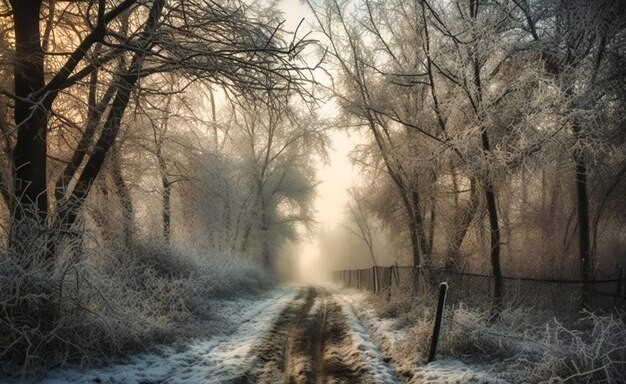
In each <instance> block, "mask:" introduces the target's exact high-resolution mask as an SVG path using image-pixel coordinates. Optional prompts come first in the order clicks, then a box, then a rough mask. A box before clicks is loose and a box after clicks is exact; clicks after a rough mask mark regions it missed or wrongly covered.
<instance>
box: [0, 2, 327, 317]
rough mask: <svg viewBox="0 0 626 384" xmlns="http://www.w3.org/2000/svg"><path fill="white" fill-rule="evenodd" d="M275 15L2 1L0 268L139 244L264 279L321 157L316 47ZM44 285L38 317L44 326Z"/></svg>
mask: <svg viewBox="0 0 626 384" xmlns="http://www.w3.org/2000/svg"><path fill="white" fill-rule="evenodd" d="M281 20H282V15H281V13H280V11H279V10H278V9H277V8H276V4H273V3H264V2H258V3H257V2H245V1H238V0H227V1H222V2H214V1H206V0H184V1H178V0H174V1H171V0H149V1H144V0H97V1H95V0H94V1H80V2H76V1H61V0H49V1H48V0H29V1H23V0H11V1H7V0H3V1H0V25H1V26H2V28H0V79H2V80H0V87H1V95H0V131H1V132H0V134H1V137H2V140H0V145H1V146H2V151H1V152H2V154H1V163H2V166H1V172H0V193H1V196H2V203H3V204H2V207H1V209H0V215H1V218H2V223H3V228H4V229H5V232H4V233H5V236H4V237H3V238H2V240H3V242H2V243H3V245H4V249H3V253H4V254H5V256H3V261H6V260H11V262H12V263H17V264H19V265H21V266H20V267H19V268H18V269H19V270H20V271H22V272H20V273H24V274H29V273H30V272H29V270H30V269H31V268H35V267H37V268H39V267H40V266H41V265H42V263H43V264H44V265H45V266H46V267H45V268H46V274H47V275H49V276H58V275H59V274H58V273H57V270H58V269H59V268H60V265H63V268H68V267H67V264H66V262H67V260H70V261H71V262H72V263H78V262H80V261H84V259H85V258H86V257H89V254H90V253H89V252H88V251H86V247H89V246H91V245H94V244H96V245H98V244H105V245H106V246H115V247H120V246H121V247H125V248H126V249H132V248H133V247H134V246H135V244H137V243H138V242H141V241H146V239H148V241H157V242H158V243H160V244H162V245H163V248H164V249H166V248H167V246H168V245H169V244H170V243H176V244H181V243H186V244H192V243H193V244H196V246H197V248H198V250H199V252H203V253H206V257H207V258H211V257H217V256H216V254H217V253H219V252H221V253H222V255H221V256H224V255H235V256H238V255H239V256H243V257H246V258H248V259H251V260H254V261H255V262H257V263H259V264H260V265H263V266H265V267H267V268H268V269H271V268H272V267H273V263H274V255H275V254H276V249H277V247H278V246H279V245H280V244H281V243H282V242H283V241H285V240H286V239H288V238H294V237H295V236H297V235H298V233H299V232H300V231H301V228H302V226H303V225H304V226H306V225H308V224H309V223H310V221H311V218H310V216H311V201H312V200H311V196H312V193H313V191H314V186H315V178H314V172H313V171H312V169H311V158H312V156H314V154H315V153H319V152H320V151H321V152H323V150H324V146H325V138H324V132H323V130H322V129H321V128H320V127H319V126H318V125H316V124H315V123H314V119H315V114H314V113H313V112H312V110H311V108H313V105H312V103H311V102H312V101H314V100H315V97H314V96H315V95H314V94H313V92H314V87H313V82H312V70H313V69H314V67H311V66H309V65H308V64H307V63H305V62H304V61H303V60H302V59H301V57H300V56H301V52H302V50H304V49H305V48H306V47H307V46H308V45H309V41H308V40H307V39H306V37H305V38H302V37H299V36H298V35H297V31H296V33H292V32H288V31H285V30H284V29H283V27H282V21H281ZM86 234H89V236H87V237H85V235H86ZM85 240H88V241H85ZM112 254H113V253H112ZM127 254H131V255H132V254H133V253H132V252H130V253H128V252H127ZM69 256H71V257H69ZM112 260H113V257H111V260H108V261H107V260H104V261H103V260H99V261H98V263H100V264H99V265H101V264H102V263H104V264H106V263H108V262H112ZM9 264H10V263H0V266H2V268H5V267H6V268H5V269H1V270H0V273H2V274H4V273H14V272H13V271H14V270H15V269H10V268H9V267H8V266H9ZM11 265H13V264H11ZM63 275H64V274H63ZM9 278H11V279H18V278H20V277H19V276H9ZM62 278H63V277H61V279H62ZM16 281H17V280H16ZM63 284H64V283H63V281H61V282H59V284H58V285H59V286H61V287H62V286H63ZM77 284H78V283H77ZM77 287H78V285H77ZM46 289H47V290H48V291H47V292H44V293H42V295H41V296H38V297H45V298H46V299H45V300H42V301H43V302H41V303H39V304H37V305H39V306H40V308H39V309H40V310H37V311H36V313H37V315H36V317H37V318H36V319H32V320H33V321H34V322H35V324H38V323H39V322H41V321H43V322H44V323H45V324H46V325H45V327H44V328H46V329H52V328H54V321H55V317H56V316H57V315H58V314H57V313H55V310H54V308H60V307H61V305H60V304H59V303H58V302H57V301H60V300H61V299H62V298H61V292H60V291H62V288H61V289H59V290H57V288H55V287H54V286H49V287H48V288H46ZM77 289H78V288H77ZM14 293H15V294H18V293H19V292H14ZM35 293H36V294H37V295H39V293H38V292H35ZM57 293H58V294H57ZM7 295H8V293H7ZM7 297H8V296H7ZM6 302H7V303H8V302H9V301H6ZM3 303H5V302H4V301H3ZM18 307H19V306H18ZM18 307H16V308H14V309H11V311H12V312H11V313H4V315H6V316H8V317H9V318H10V319H11V318H13V316H14V317H15V319H22V318H23V317H24V316H22V314H21V313H19V312H20V311H22V310H23V308H22V309H20V308H18ZM29 321H30V320H29ZM29 324H30V323H29ZM33 327H35V328H37V327H38V326H37V325H34V326H33Z"/></svg>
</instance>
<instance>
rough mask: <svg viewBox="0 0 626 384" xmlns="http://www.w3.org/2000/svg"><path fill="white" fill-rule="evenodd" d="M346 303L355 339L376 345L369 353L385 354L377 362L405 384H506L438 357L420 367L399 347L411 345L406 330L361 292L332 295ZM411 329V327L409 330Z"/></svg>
mask: <svg viewBox="0 0 626 384" xmlns="http://www.w3.org/2000/svg"><path fill="white" fill-rule="evenodd" d="M335 294H336V296H337V297H338V299H339V300H340V301H342V302H343V303H345V306H346V307H347V308H349V309H350V310H347V311H346V312H347V313H348V318H350V319H351V320H350V323H351V324H353V330H354V332H355V334H356V335H362V337H363V338H364V339H365V340H368V341H369V343H368V344H372V345H375V348H371V350H372V351H379V350H380V351H382V352H378V353H382V354H384V356H383V357H382V358H379V359H378V361H390V365H389V366H393V367H394V368H395V369H396V375H397V376H398V377H401V378H402V379H403V380H404V381H405V382H408V383H415V384H417V383H428V384H448V383H473V384H505V383H507V382H506V381H504V380H502V379H500V378H498V377H496V376H495V375H494V374H492V373H490V372H488V371H487V370H485V369H483V368H482V367H480V366H477V365H471V364H465V363H463V362H462V361H460V360H457V359H453V358H449V357H442V356H437V359H436V360H435V361H434V362H432V363H430V364H420V362H419V361H418V359H417V357H416V356H412V355H410V354H408V353H407V349H406V348H403V346H402V344H406V343H410V342H411V340H409V339H407V338H408V337H409V332H408V327H404V328H402V327H400V328H398V327H397V326H395V321H394V319H382V318H380V317H379V316H378V315H377V314H376V311H375V309H374V308H373V306H372V305H370V300H371V296H370V295H369V294H368V293H366V292H363V291H357V290H338V291H336V292H335ZM409 327H410V326H409ZM380 382H385V381H380Z"/></svg>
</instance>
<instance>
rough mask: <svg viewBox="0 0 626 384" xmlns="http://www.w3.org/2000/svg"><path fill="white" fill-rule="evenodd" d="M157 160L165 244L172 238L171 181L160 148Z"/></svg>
mask: <svg viewBox="0 0 626 384" xmlns="http://www.w3.org/2000/svg"><path fill="white" fill-rule="evenodd" d="M157 161H158V163H159V172H160V174H161V184H162V186H163V200H162V202H163V211H162V214H163V240H165V243H166V244H170V242H171V238H172V230H171V226H172V224H171V223H172V214H171V212H172V203H171V199H172V183H170V181H169V180H168V178H167V164H166V163H165V159H164V158H163V154H162V153H161V148H160V147H158V148H157Z"/></svg>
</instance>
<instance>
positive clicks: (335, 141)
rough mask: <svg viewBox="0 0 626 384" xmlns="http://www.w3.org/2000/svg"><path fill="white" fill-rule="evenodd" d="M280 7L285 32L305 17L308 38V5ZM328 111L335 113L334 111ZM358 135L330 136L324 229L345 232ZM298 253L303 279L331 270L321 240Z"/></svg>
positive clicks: (289, 2) (286, 1)
mask: <svg viewBox="0 0 626 384" xmlns="http://www.w3.org/2000/svg"><path fill="white" fill-rule="evenodd" d="M279 6H280V8H281V9H282V10H283V11H284V17H285V29H287V30H295V28H296V27H297V26H298V23H300V20H302V19H303V18H304V19H305V22H304V23H303V24H302V25H301V26H300V29H299V31H298V35H299V36H304V34H306V33H307V32H309V31H310V30H311V27H310V24H309V23H313V22H314V18H313V15H312V14H311V12H310V10H309V9H308V6H307V5H306V4H302V3H301V2H300V1H299V0H283V1H281V2H280V3H279ZM313 38H315V37H314V36H313ZM328 107H329V108H333V107H332V106H328ZM328 112H330V113H331V114H332V111H328ZM357 136H358V135H353V136H350V135H348V134H347V133H346V132H338V131H334V132H332V133H330V143H331V148H329V151H328V156H329V163H328V164H320V165H319V167H318V171H317V178H318V180H319V181H320V184H319V186H318V188H317V192H318V194H317V199H316V202H315V211H316V212H317V213H316V217H315V218H316V221H317V222H318V226H319V227H321V228H324V229H327V230H341V231H343V230H345V229H343V227H341V223H342V221H343V220H344V211H345V205H346V203H347V201H348V188H350V187H351V186H352V185H353V183H354V182H355V181H356V180H357V179H358V170H357V169H356V168H355V167H353V165H352V163H351V162H350V159H349V158H348V155H349V153H350V151H351V150H352V149H353V148H354V146H355V145H356V144H357V139H356V137H357ZM298 250H299V251H298V252H299V255H296V257H298V258H299V262H298V264H297V265H298V267H299V275H300V278H301V280H303V281H306V282H311V281H319V280H320V279H322V278H324V277H325V273H326V272H327V271H325V270H324V269H323V268H320V267H323V265H324V264H325V263H324V262H323V258H322V257H321V255H319V243H318V239H316V238H315V237H313V238H312V239H310V240H306V241H303V242H302V243H301V244H299V246H298Z"/></svg>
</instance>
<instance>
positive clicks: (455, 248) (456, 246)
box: [446, 177, 479, 268]
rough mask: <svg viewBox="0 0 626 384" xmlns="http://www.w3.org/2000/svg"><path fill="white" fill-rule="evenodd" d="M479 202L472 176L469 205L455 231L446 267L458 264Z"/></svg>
mask: <svg viewBox="0 0 626 384" xmlns="http://www.w3.org/2000/svg"><path fill="white" fill-rule="evenodd" d="M478 204H479V199H478V192H477V191H476V179H475V178H474V177H472V178H471V179H470V196H469V200H468V202H467V206H466V207H465V209H464V211H463V214H462V215H461V218H460V223H459V224H458V227H457V230H456V231H455V235H454V237H453V238H452V243H451V244H450V250H449V251H448V260H447V263H446V268H454V266H455V265H456V264H457V261H458V260H459V257H460V255H461V246H462V245H463V241H464V240H465V236H467V232H468V231H469V227H470V225H471V224H472V220H474V215H476V210H477V209H478Z"/></svg>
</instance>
